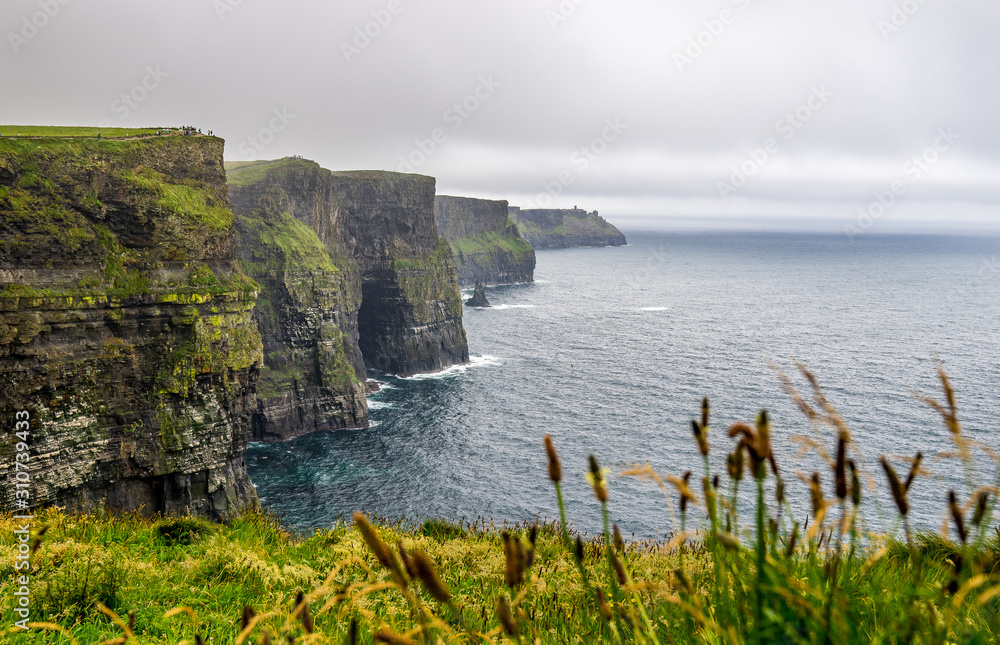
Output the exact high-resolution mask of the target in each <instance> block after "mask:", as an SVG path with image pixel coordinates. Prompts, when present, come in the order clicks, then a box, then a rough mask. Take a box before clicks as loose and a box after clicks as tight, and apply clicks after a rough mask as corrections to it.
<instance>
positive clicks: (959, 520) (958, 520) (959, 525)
mask: <svg viewBox="0 0 1000 645" xmlns="http://www.w3.org/2000/svg"><path fill="white" fill-rule="evenodd" d="M948 509H949V510H950V511H951V519H952V520H953V521H954V522H955V528H956V529H957V530H958V538H959V539H960V540H961V541H962V544H965V541H966V540H965V538H966V534H965V518H964V517H963V516H962V509H961V508H959V506H958V498H957V497H956V496H955V491H953V490H950V491H948Z"/></svg>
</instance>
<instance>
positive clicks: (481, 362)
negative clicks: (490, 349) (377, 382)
mask: <svg viewBox="0 0 1000 645" xmlns="http://www.w3.org/2000/svg"><path fill="white" fill-rule="evenodd" d="M501 364H502V363H501V362H500V359H499V358H497V357H496V356H488V355H487V356H470V357H469V362H468V363H464V364H462V365H452V366H451V367H446V368H445V369H443V370H441V371H439V372H431V373H429V374H414V375H413V376H407V377H405V378H403V380H404V381H426V380H429V379H441V378H451V377H453V376H458V375H459V374H461V373H463V372H467V371H468V370H471V369H472V368H474V367H490V366H496V365H501Z"/></svg>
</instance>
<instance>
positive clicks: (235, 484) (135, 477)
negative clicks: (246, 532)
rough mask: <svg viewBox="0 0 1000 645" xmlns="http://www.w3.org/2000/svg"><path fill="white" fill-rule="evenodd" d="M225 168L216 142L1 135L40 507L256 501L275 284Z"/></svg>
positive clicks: (3, 257)
mask: <svg viewBox="0 0 1000 645" xmlns="http://www.w3.org/2000/svg"><path fill="white" fill-rule="evenodd" d="M224 177H225V175H224V173H223V170H222V141H221V140H218V139H214V138H209V137H184V136H180V135H166V136H161V137H147V138H134V137H128V138H122V139H116V140H107V139H103V138H102V139H101V140H97V139H90V138H86V137H84V136H79V137H75V138H74V137H72V136H69V137H62V136H47V137H39V138H26V137H22V138H8V137H4V138H2V139H0V231H2V233H3V239H4V241H5V243H4V244H3V246H2V247H0V377H2V378H0V382H2V385H0V418H2V419H8V418H12V415H13V414H14V411H16V410H30V411H31V416H32V420H31V423H32V432H33V437H34V441H35V442H36V443H35V444H33V450H34V451H36V454H37V455H38V456H37V457H36V458H35V460H34V461H35V462H36V464H35V468H37V472H38V475H37V477H36V479H35V481H34V495H35V496H34V498H33V499H32V501H31V504H32V506H36V505H40V504H52V503H58V504H64V505H67V506H87V505H91V504H95V503H97V502H98V501H99V500H101V499H102V498H105V497H106V498H107V499H108V503H109V504H112V505H115V506H119V507H122V508H129V509H133V508H139V507H144V508H145V509H146V511H147V512H155V511H158V510H162V511H173V510H178V509H179V508H184V507H186V506H187V507H190V508H191V509H192V511H194V512H199V513H203V514H204V515H206V516H210V517H215V518H225V517H228V516H230V515H231V514H232V513H235V512H236V510H237V509H238V508H239V507H240V506H242V505H244V504H247V503H254V502H255V501H256V495H255V493H254V492H253V489H252V486H251V484H250V482H249V478H248V477H247V475H246V471H245V466H244V465H243V461H242V455H243V449H244V448H245V445H246V434H247V432H248V426H249V408H250V407H251V405H250V403H251V400H252V398H253V383H254V381H255V379H256V376H257V370H258V368H259V365H260V360H261V340H260V335H259V333H258V332H257V330H256V328H255V327H254V325H253V321H252V317H251V311H252V309H253V307H254V302H255V296H256V292H257V290H258V289H259V288H260V287H259V285H258V284H257V283H256V282H254V281H253V280H252V279H251V278H250V277H249V276H247V275H246V274H245V273H243V272H242V270H241V268H240V266H239V264H238V263H236V262H234V258H233V243H234V237H235V228H234V225H233V214H232V212H231V211H230V210H229V201H228V196H227V191H226V185H225V181H224ZM12 459H13V452H12V449H11V447H10V446H2V447H0V465H2V466H4V467H7V466H9V464H10V463H11V460H12ZM12 494H13V493H12V491H7V490H5V491H4V495H3V502H4V506H8V505H9V504H11V503H12V498H11V496H12Z"/></svg>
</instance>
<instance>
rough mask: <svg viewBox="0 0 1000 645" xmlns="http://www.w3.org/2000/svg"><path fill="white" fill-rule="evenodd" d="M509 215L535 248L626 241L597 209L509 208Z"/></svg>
mask: <svg viewBox="0 0 1000 645" xmlns="http://www.w3.org/2000/svg"><path fill="white" fill-rule="evenodd" d="M510 218H511V219H512V220H513V221H514V222H515V223H516V224H517V228H518V230H519V231H520V232H521V235H523V236H524V238H525V239H526V240H528V242H530V243H531V246H533V247H535V248H536V249H566V248H573V247H578V246H624V245H625V244H627V243H628V242H627V241H626V240H625V236H624V235H622V234H621V231H619V230H618V229H617V228H615V227H614V226H612V225H611V224H609V223H608V221H607V220H605V219H604V218H603V217H601V216H600V215H598V214H597V211H594V212H592V213H588V212H587V211H585V210H583V209H579V208H575V209H571V210H556V209H530V210H521V209H520V208H518V207H516V206H512V207H511V208H510Z"/></svg>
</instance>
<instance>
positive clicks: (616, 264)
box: [247, 231, 1000, 539]
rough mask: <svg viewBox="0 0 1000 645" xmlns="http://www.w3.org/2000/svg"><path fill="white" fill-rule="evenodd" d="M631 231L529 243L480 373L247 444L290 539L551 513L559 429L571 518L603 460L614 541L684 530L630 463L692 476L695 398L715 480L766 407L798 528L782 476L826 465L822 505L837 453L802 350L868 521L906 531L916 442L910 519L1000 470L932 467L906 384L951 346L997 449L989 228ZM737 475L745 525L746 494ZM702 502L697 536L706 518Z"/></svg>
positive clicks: (585, 529) (931, 442)
mask: <svg viewBox="0 0 1000 645" xmlns="http://www.w3.org/2000/svg"><path fill="white" fill-rule="evenodd" d="M625 234H626V236H627V237H628V239H629V245H628V246H626V247H620V248H593V249H591V248H588V249H567V250H556V251H539V252H538V266H537V269H536V272H535V277H536V282H535V283H533V284H523V285H508V286H498V287H489V288H487V290H486V294H487V297H488V298H489V299H490V301H491V302H492V303H493V305H494V306H493V307H492V308H490V309H468V308H467V309H466V311H465V328H466V331H467V333H468V338H469V347H470V352H471V354H472V356H473V360H472V363H471V364H470V365H468V366H462V367H457V368H453V369H451V370H448V371H446V372H443V373H440V374H433V375H424V376H418V377H415V378H409V379H399V378H395V377H391V376H382V375H374V378H376V379H378V380H380V381H382V382H384V383H385V387H384V389H383V390H382V391H381V392H379V393H377V394H374V395H372V396H371V397H370V399H369V403H370V405H371V418H372V427H371V428H369V429H366V430H348V431H340V432H324V433H315V434H312V435H307V436H304V437H300V438H297V439H294V440H292V441H289V442H287V443H281V444H252V445H251V447H250V449H249V450H248V451H247V465H248V469H249V471H250V475H251V478H252V479H253V481H254V483H255V485H256V486H257V491H258V494H259V496H260V498H261V501H262V502H263V503H264V505H265V506H268V507H269V508H271V509H272V510H274V511H276V512H277V513H278V514H279V515H281V516H282V517H283V518H284V520H285V521H286V522H287V523H289V524H294V525H295V526H296V527H297V528H298V529H300V530H302V531H308V530H310V529H312V528H314V527H326V526H330V525H331V524H333V523H334V522H337V521H338V520H340V521H343V520H345V518H349V517H350V514H351V513H352V512H353V511H355V510H360V509H364V510H365V511H366V512H369V513H373V514H378V515H379V516H381V517H386V518H393V519H397V518H405V519H407V520H408V521H413V522H417V521H421V520H423V519H426V518H444V519H449V520H457V519H462V518H464V520H465V521H467V522H472V521H476V520H480V519H483V520H485V521H486V522H489V521H490V520H492V521H493V522H494V523H495V524H498V525H499V524H503V523H504V522H507V523H513V522H526V521H534V520H535V519H536V518H537V519H540V520H551V519H554V518H556V517H558V511H557V506H556V500H555V493H554V490H553V488H552V486H551V483H550V482H549V481H548V479H547V477H546V461H545V453H544V449H543V444H542V437H543V436H544V435H545V434H551V435H552V436H553V438H554V440H555V445H556V447H557V449H558V451H559V453H560V456H561V458H562V461H563V471H564V483H563V486H564V492H565V495H566V504H567V511H568V514H569V519H570V520H571V521H572V523H573V527H574V528H575V529H576V530H579V531H580V532H582V533H587V534H588V535H593V534H595V533H599V532H600V531H601V522H600V509H599V506H598V505H597V502H596V500H595V499H594V496H593V493H592V491H591V489H590V487H589V485H588V483H587V481H586V478H585V474H586V471H587V458H588V455H590V454H594V455H596V456H597V458H598V459H599V461H600V463H601V465H602V466H604V467H607V468H609V469H610V474H609V492H610V513H611V518H612V520H613V521H616V522H617V523H618V524H619V525H620V526H621V530H622V532H623V533H624V534H625V535H626V537H628V536H631V535H634V537H635V538H636V539H663V537H664V536H665V535H667V534H669V533H670V532H672V531H676V530H678V528H679V527H678V526H677V525H676V524H675V520H674V516H673V514H672V512H671V502H672V503H673V506H674V507H676V505H677V504H676V500H675V499H674V498H675V497H676V494H675V492H674V491H673V490H672V489H671V490H670V491H669V496H670V498H671V499H670V500H668V499H667V498H665V496H664V494H663V492H662V491H660V489H659V488H658V487H657V486H656V485H655V484H654V483H651V482H648V481H641V480H639V479H637V478H634V477H621V476H620V473H621V471H622V470H624V469H626V468H628V467H629V466H630V465H631V464H645V463H648V464H650V465H651V466H652V468H653V469H655V470H656V471H657V472H658V473H661V474H662V475H664V476H665V475H666V474H675V475H680V474H682V473H683V472H684V471H686V470H691V471H693V472H694V473H695V475H694V479H693V481H694V482H700V481H701V475H702V474H703V464H702V460H701V457H700V455H699V453H698V450H697V446H696V444H695V442H694V440H693V438H692V432H691V419H693V418H696V417H698V416H699V415H700V406H701V399H702V397H703V396H708V397H709V400H710V402H711V406H712V432H711V434H710V441H711V445H712V453H711V464H712V470H713V472H714V473H718V474H720V475H721V477H722V480H723V482H725V481H726V474H725V472H726V471H725V456H726V453H727V452H728V451H731V450H732V447H733V445H734V441H733V440H732V439H730V438H728V437H727V436H726V430H727V429H728V427H729V426H730V425H731V424H732V423H733V422H736V421H745V422H752V421H753V420H754V417H755V415H756V414H757V413H758V411H760V410H761V409H767V410H768V411H769V413H770V415H771V419H772V424H773V430H772V440H773V444H774V449H775V453H776V455H777V460H778V465H779V467H780V468H781V470H782V474H783V476H784V477H785V480H786V482H787V487H788V495H789V499H790V502H791V506H792V513H793V517H794V519H795V520H797V521H800V522H801V521H804V520H805V517H806V515H808V514H809V512H810V505H809V493H808V487H807V486H806V485H805V484H804V483H802V482H801V481H799V478H797V477H796V475H795V473H796V472H799V473H801V474H803V475H806V476H808V475H809V474H811V473H812V472H813V471H814V470H819V472H820V474H821V477H822V481H823V486H824V490H825V492H826V494H827V496H832V494H833V493H832V489H833V481H832V479H833V478H832V475H831V473H830V471H829V469H828V468H827V467H826V466H825V465H824V464H823V462H822V461H821V460H820V459H819V458H818V457H817V456H816V453H815V451H812V452H809V453H807V454H805V455H800V448H801V447H802V446H804V445H805V444H804V443H803V442H802V441H801V439H796V438H795V437H809V438H811V439H812V440H814V441H818V442H819V443H820V444H821V445H823V446H825V448H826V450H829V451H831V452H832V451H833V449H834V445H835V444H834V442H835V435H834V434H833V432H832V431H831V430H829V429H828V428H827V429H816V428H813V427H812V426H811V425H810V423H809V422H808V420H807V419H806V417H805V415H804V414H803V413H802V412H801V411H800V410H799V409H798V408H797V406H796V404H795V403H794V401H793V400H792V399H791V397H790V396H789V395H788V394H787V393H786V392H785V391H783V389H782V386H781V381H780V379H779V377H778V374H779V371H783V372H785V373H787V374H789V375H790V376H792V377H793V379H794V380H795V383H796V384H797V385H798V386H799V387H800V388H802V390H803V392H806V393H808V386H807V385H806V383H805V381H804V380H803V378H802V377H801V376H800V375H799V374H798V373H797V371H796V362H801V363H802V364H804V365H806V366H807V367H808V368H809V369H810V370H812V371H813V373H814V374H815V375H816V377H817V378H818V379H819V382H820V383H821V385H822V386H823V388H824V391H825V393H826V395H827V397H828V399H829V401H830V402H831V403H832V404H833V405H834V406H835V407H836V408H837V410H838V411H839V412H840V414H841V415H842V416H843V418H844V419H845V420H846V422H847V424H848V426H849V428H850V429H851V432H852V433H853V437H854V439H855V441H856V446H855V452H854V453H853V454H854V456H855V458H856V460H857V461H858V463H859V465H861V466H862V469H863V471H864V472H865V473H866V474H867V475H870V480H871V481H872V482H874V483H875V484H877V488H876V491H875V492H872V491H870V490H868V489H867V488H866V490H865V494H864V498H865V502H864V504H863V507H862V508H863V520H864V527H865V528H866V529H868V530H873V531H892V530H897V529H898V522H897V518H896V513H895V508H894V506H893V504H892V501H891V498H890V497H889V495H888V492H887V486H886V484H885V476H884V474H883V472H882V469H881V467H880V466H879V463H878V458H879V456H880V455H887V456H890V457H900V458H902V457H907V456H908V457H912V456H913V455H914V454H915V453H916V452H917V451H923V453H924V455H925V462H924V463H925V470H926V471H927V473H926V474H925V475H923V476H921V477H918V479H917V480H916V481H915V483H914V484H913V488H912V490H911V492H910V501H911V506H912V508H913V510H912V511H911V517H910V521H911V523H912V525H913V526H914V527H915V528H916V529H918V530H937V529H938V528H939V527H940V525H941V523H942V520H943V519H944V518H945V511H946V508H947V507H946V499H947V497H946V496H947V491H948V490H950V489H955V490H956V491H959V492H960V496H965V495H967V494H968V491H969V486H972V485H979V484H982V483H991V484H995V483H996V481H997V474H998V470H997V464H996V463H994V462H993V461H991V460H990V459H989V458H988V457H986V453H985V452H984V451H982V450H978V449H977V450H976V451H975V455H976V458H975V464H974V468H973V470H972V471H971V472H966V471H965V469H963V466H962V464H961V463H960V462H959V461H958V460H956V459H954V458H948V457H943V458H941V457H939V455H940V454H941V453H946V452H947V451H949V450H951V449H952V448H953V445H954V444H953V443H952V442H951V438H950V435H949V433H948V431H947V430H946V428H945V426H944V424H943V423H942V421H941V418H940V416H939V415H938V414H937V413H936V412H935V411H934V410H933V409H932V408H931V407H930V406H928V405H927V404H926V403H924V402H923V401H921V400H920V399H919V398H918V397H917V394H919V395H926V396H932V397H934V398H937V399H939V400H941V399H943V394H942V393H941V388H940V385H939V383H938V380H937V374H936V368H937V361H938V360H940V361H941V363H942V364H943V365H944V368H945V369H946V370H947V373H948V374H949V376H950V377H951V380H952V383H953V385H954V387H955V391H956V395H957V402H958V409H959V416H960V420H961V422H962V424H963V431H964V433H965V436H967V437H968V438H970V439H972V440H975V441H978V442H981V443H983V444H986V445H988V446H992V447H993V448H996V449H1000V419H998V415H997V412H998V411H1000V389H998V387H1000V360H998V359H1000V264H998V255H1000V237H973V236H943V235H903V234H877V233H874V232H871V233H867V234H864V235H860V236H857V237H855V238H854V239H850V238H848V237H847V236H846V235H832V234H816V233H774V232H768V233H752V232H739V233H723V232H710V233H698V232H675V233H643V232H635V231H625ZM895 463H897V469H898V470H902V471H904V472H905V471H906V469H907V466H906V464H905V462H903V461H902V460H900V461H896V462H895ZM867 479H869V478H868V477H866V480H867ZM726 486H727V485H726V484H724V489H726V490H728V488H726ZM693 488H695V490H699V491H700V488H701V486H700V483H699V484H698V485H696V486H694V487H693ZM742 488H743V491H742V492H743V493H744V494H743V495H742V496H741V498H740V512H741V517H742V518H744V519H746V520H749V519H750V517H751V511H750V509H751V506H750V503H751V499H750V495H749V493H750V492H751V491H750V485H749V484H748V482H746V481H744V484H743V486H742ZM770 499H771V500H772V504H773V498H770ZM701 515H702V516H703V515H704V514H703V513H701ZM698 516H699V512H698V511H697V510H695V511H694V512H692V514H691V516H690V518H689V520H688V527H689V528H690V527H692V526H704V520H703V518H699V517H698ZM783 517H784V519H785V521H789V520H791V519H792V518H790V517H789V516H788V513H787V512H785V513H783ZM741 524H745V523H744V522H741Z"/></svg>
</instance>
